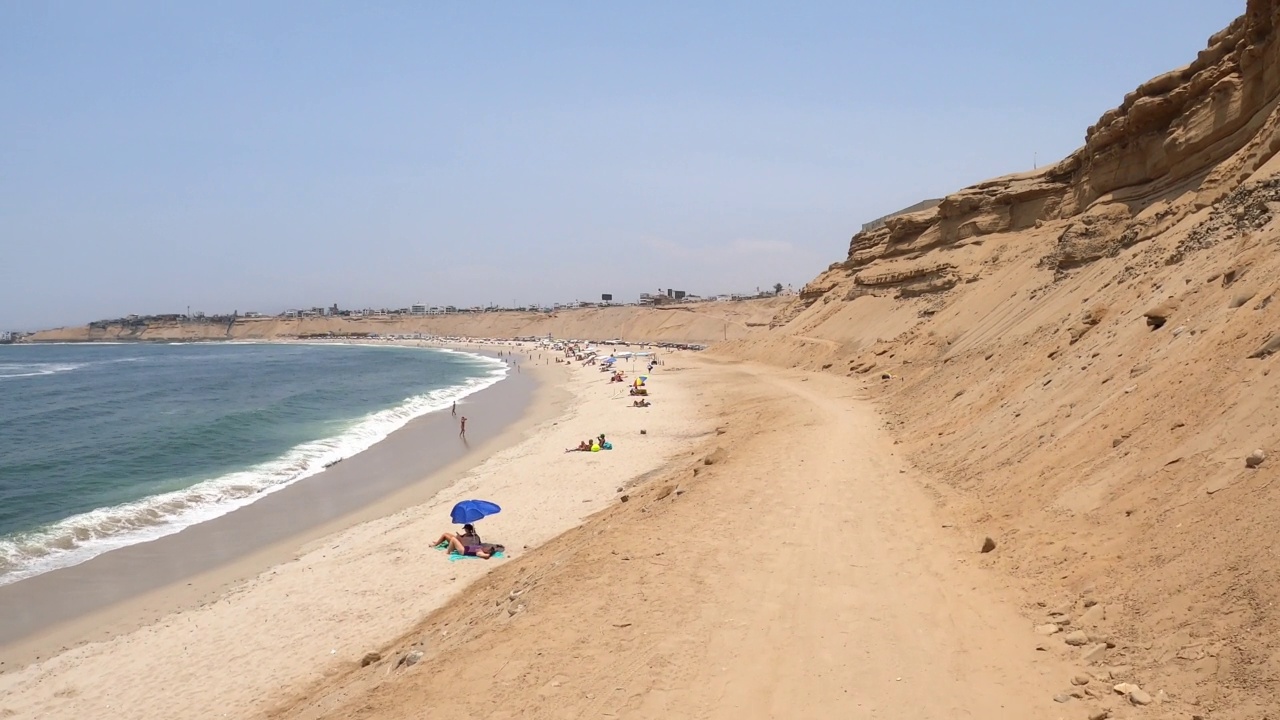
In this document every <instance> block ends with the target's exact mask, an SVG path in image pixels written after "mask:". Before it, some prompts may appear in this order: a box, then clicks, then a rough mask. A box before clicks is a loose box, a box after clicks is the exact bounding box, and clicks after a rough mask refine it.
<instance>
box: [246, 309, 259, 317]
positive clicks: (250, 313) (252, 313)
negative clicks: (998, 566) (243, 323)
mask: <svg viewBox="0 0 1280 720" xmlns="http://www.w3.org/2000/svg"><path fill="white" fill-rule="evenodd" d="M244 316H245V317H247V318H260V317H262V313H260V312H257V311H255V310H248V311H246V312H245V314H244Z"/></svg>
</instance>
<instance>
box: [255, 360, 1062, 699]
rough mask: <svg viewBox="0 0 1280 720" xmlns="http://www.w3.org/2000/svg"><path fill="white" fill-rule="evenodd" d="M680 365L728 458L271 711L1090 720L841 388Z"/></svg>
mask: <svg viewBox="0 0 1280 720" xmlns="http://www.w3.org/2000/svg"><path fill="white" fill-rule="evenodd" d="M687 372H690V373H698V374H699V375H700V376H702V377H700V378H699V381H700V382H701V383H703V384H704V386H705V388H706V390H705V391H704V392H705V397H704V400H705V401H706V402H708V403H715V402H719V403H723V404H724V406H725V413H726V421H725V422H726V427H725V433H724V435H722V436H720V437H717V438H715V439H714V440H712V443H713V444H720V445H723V446H724V447H725V448H726V449H727V450H728V454H727V457H726V458H725V459H724V460H723V462H716V463H715V464H713V465H710V466H707V465H704V464H702V463H701V462H699V460H700V459H701V458H702V456H703V454H702V453H700V454H698V455H697V456H696V457H690V458H689V460H688V461H678V462H676V463H675V464H674V467H672V469H671V471H670V472H671V480H666V479H662V480H659V481H657V482H655V483H653V484H652V486H651V487H650V489H649V490H648V491H645V492H644V493H636V495H635V496H633V499H632V501H631V502H630V503H627V504H619V505H618V506H617V507H615V508H614V509H613V510H611V511H609V512H607V513H605V514H603V515H602V516H600V517H598V518H596V519H595V520H593V521H592V522H591V523H589V524H588V525H586V526H584V527H582V528H579V529H578V530H575V531H573V532H571V533H569V534H567V535H565V536H562V537H561V538H559V539H557V540H556V541H554V542H553V543H551V544H549V545H547V546H545V547H544V548H543V549H541V550H540V551H538V552H536V553H532V554H530V555H529V556H527V558H526V559H525V562H524V563H523V565H521V564H519V563H513V564H511V565H509V566H506V567H504V568H501V569H499V570H498V571H497V572H494V573H493V574H492V575H491V576H490V577H489V578H487V579H486V581H485V582H481V583H479V584H477V586H476V587H475V589H474V591H473V592H472V593H470V594H469V597H468V598H467V599H464V600H463V601H461V602H458V603H455V604H453V605H451V606H449V607H446V608H443V609H442V610H441V611H440V612H439V613H437V614H435V615H433V616H432V617H431V618H428V620H427V621H426V622H425V623H424V625H423V626H422V627H421V628H419V629H418V630H417V631H416V632H415V633H413V634H411V635H409V636H407V637H406V639H405V647H402V648H395V649H389V650H390V651H391V652H394V653H396V654H398V653H400V652H402V651H403V650H405V649H407V648H408V643H410V642H417V643H420V645H419V647H422V648H424V649H425V650H426V652H427V656H426V658H425V659H424V661H423V662H422V663H420V665H419V666H417V667H415V668H412V669H410V670H407V671H406V670H395V669H391V668H390V667H389V666H388V667H387V668H379V667H377V666H375V667H373V668H367V669H353V670H352V671H351V672H350V673H348V674H347V675H344V676H341V677H338V678H334V679H332V680H331V681H328V682H327V683H326V684H324V685H322V686H320V687H318V688H315V689H313V690H311V691H309V692H308V693H306V694H305V695H304V696H302V697H299V698H298V699H297V701H296V702H295V703H294V704H293V705H292V706H290V707H288V708H287V709H285V710H283V711H282V712H280V713H279V714H278V715H276V717H313V718H318V717H345V718H356V717H360V718H364V717H380V718H381V717H388V718H389V717H397V718H399V717H450V716H453V717H477V718H479V717H484V718H517V717H520V718H524V717H529V718H585V717H618V718H650V717H685V718H725V719H726V720H729V719H738V718H792V717H833V718H834V717H841V718H845V717H849V718H856V717H875V718H912V719H913V720H919V719H921V718H958V717H975V718H979V717H1058V716H1063V717H1068V716H1071V715H1073V714H1074V715H1079V716H1080V717H1084V716H1085V715H1086V711H1085V709H1084V708H1083V707H1080V706H1078V702H1079V701H1076V700H1072V701H1071V703H1072V704H1073V705H1076V706H1075V707H1069V706H1064V705H1060V704H1057V703H1055V702H1054V701H1053V696H1054V695H1056V694H1058V693H1060V692H1063V691H1064V690H1065V689H1067V688H1069V687H1070V681H1069V678H1070V677H1071V673H1070V669H1069V668H1065V667H1063V666H1061V665H1060V664H1059V663H1058V662H1056V661H1055V660H1053V659H1052V658H1051V657H1050V656H1049V654H1047V653H1038V652H1036V651H1035V649H1034V648H1035V645H1036V638H1035V636H1034V635H1033V634H1032V632H1031V629H1030V623H1029V622H1028V621H1026V620H1025V619H1023V618H1022V617H1021V616H1020V615H1019V614H1018V613H1017V611H1016V609H1015V608H1014V607H1013V605H1012V604H1010V597H1009V596H1008V595H1007V594H1006V593H1005V591H1003V590H1002V589H1000V588H998V587H997V588H992V587H991V586H992V584H994V583H998V581H997V580H996V579H995V578H993V577H991V576H990V575H988V574H986V573H984V572H982V571H981V570H978V569H977V568H974V567H970V566H967V565H965V564H964V563H962V562H960V561H959V560H960V558H963V557H964V555H966V554H968V555H971V556H972V557H976V550H977V548H976V546H974V547H970V546H969V545H971V544H972V543H959V542H958V541H957V539H955V538H953V537H950V536H948V535H946V533H947V532H950V531H946V530H943V529H941V528H940V525H939V523H938V522H937V521H936V520H935V519H933V517H932V514H931V506H930V502H929V500H928V498H927V497H926V496H925V495H924V494H923V492H922V491H921V490H919V489H918V487H917V486H916V484H915V483H913V482H912V481H911V479H910V477H911V476H910V474H909V473H905V474H904V473H902V472H900V470H902V469H904V468H903V467H902V466H901V465H899V463H898V460H897V458H896V457H895V456H894V454H893V446H892V444H891V443H890V442H889V441H887V440H886V439H885V438H884V436H883V435H882V434H881V432H880V430H879V427H878V417H877V415H876V414H875V412H874V410H872V409H871V406H870V405H869V404H868V403H866V402H864V401H862V400H859V399H858V398H856V397H854V396H853V394H854V390H855V387H856V386H855V385H854V384H852V383H850V382H846V381H843V380H840V379H837V378H829V377H819V376H811V377H810V376H800V375H790V374H784V373H779V372H778V371H776V370H767V369H763V368H757V367H754V366H750V365H730V366H727V367H726V366H716V367H714V368H710V367H698V368H695V369H691V370H688V371H687ZM693 468H697V470H698V473H697V475H696V476H694V473H693ZM677 483H678V485H679V490H678V491H675V490H673V488H674V487H675V486H676V484H677ZM513 595H514V597H513ZM450 659H452V661H451V660H450ZM446 668H452V669H456V670H458V673H457V674H456V675H453V676H451V675H450V673H448V672H446V671H445V669H446Z"/></svg>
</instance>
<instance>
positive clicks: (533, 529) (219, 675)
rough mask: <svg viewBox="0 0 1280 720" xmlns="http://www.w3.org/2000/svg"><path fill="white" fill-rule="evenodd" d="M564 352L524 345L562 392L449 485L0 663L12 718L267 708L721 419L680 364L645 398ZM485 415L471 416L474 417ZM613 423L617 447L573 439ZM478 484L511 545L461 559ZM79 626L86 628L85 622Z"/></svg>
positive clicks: (601, 501) (494, 536)
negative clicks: (643, 405) (645, 402)
mask: <svg viewBox="0 0 1280 720" xmlns="http://www.w3.org/2000/svg"><path fill="white" fill-rule="evenodd" d="M491 349H492V348H491ZM535 357H536V355H535ZM551 357H553V354H552V353H549V352H544V353H543V360H542V361H539V360H536V359H533V360H526V361H525V362H524V363H523V364H522V370H523V372H522V374H523V373H527V372H531V371H532V372H537V373H538V375H539V377H540V378H541V379H542V380H543V382H544V384H545V385H546V386H547V387H548V388H552V389H556V392H560V393H563V394H564V395H563V398H564V400H563V402H551V403H550V405H549V406H547V407H544V408H541V410H545V411H546V412H543V413H542V414H541V415H540V416H538V413H537V412H535V413H534V415H535V418H534V419H533V420H532V421H530V422H527V423H525V425H524V426H523V427H521V426H520V424H519V423H518V424H517V426H516V427H514V428H513V429H512V430H511V431H510V432H509V433H508V434H507V436H506V437H504V438H500V439H495V441H494V442H493V445H494V448H493V449H495V452H493V453H492V455H490V456H489V457H488V458H487V459H486V460H485V461H484V462H482V463H481V464H479V465H478V466H475V467H474V468H473V469H471V470H469V471H467V472H465V473H464V474H462V475H461V477H460V478H459V479H458V480H457V482H456V483H455V484H454V485H452V486H451V487H449V488H448V489H446V490H445V491H444V492H441V493H440V494H439V495H438V496H437V497H434V498H431V499H429V500H426V502H424V503H423V504H419V505H413V506H409V505H408V504H407V503H405V500H406V499H407V498H412V496H413V493H414V492H417V493H419V494H422V493H423V492H424V491H423V490H422V488H420V487H419V488H417V489H416V490H410V491H405V492H403V493H399V494H395V495H392V496H390V497H388V498H386V499H384V500H382V501H379V502H377V503H375V504H374V505H373V506H371V507H369V508H366V509H365V510H364V511H362V512H363V514H366V515H369V514H375V513H377V512H379V511H388V510H390V509H392V508H395V509H396V510H397V511H395V512H390V513H389V514H385V515H384V516H382V517H377V518H376V519H371V520H369V521H367V522H364V523H361V524H359V525H355V526H353V527H349V528H347V529H345V530H341V531H338V532H336V533H333V534H329V535H326V536H324V537H322V538H319V539H317V540H314V541H312V542H310V543H308V544H307V545H306V546H305V547H303V548H302V549H301V550H297V545H296V542H295V543H294V544H293V545H292V546H290V541H288V540H283V541H281V542H280V543H277V544H276V546H274V547H272V548H268V549H266V550H263V551H261V552H258V553H255V554H254V555H252V556H250V557H248V558H244V559H242V560H241V561H238V563H232V564H231V566H229V567H224V568H220V569H217V570H214V571H211V572H209V573H204V574H201V575H197V576H195V577H193V578H191V579H190V580H189V582H191V586H190V587H191V588H192V589H190V590H188V589H186V588H187V586H185V585H184V586H182V587H181V588H166V589H164V590H161V591H157V592H153V593H149V594H147V595H144V596H141V597H139V598H134V599H130V600H125V601H124V602H123V603H121V604H120V605H121V607H117V608H113V610H112V612H113V613H114V618H115V622H116V624H117V625H118V626H119V627H117V628H116V629H117V631H118V632H117V633H116V634H114V636H113V637H110V638H109V639H106V640H104V641H100V642H91V643H88V644H84V645H80V646H78V647H73V648H71V649H70V650H67V651H65V652H61V653H60V654H58V655H56V656H55V657H53V658H48V659H43V660H41V661H39V662H36V663H34V664H31V665H28V666H26V667H23V668H22V669H19V670H16V671H10V672H7V673H5V674H3V675H0V717H6V718H8V717H19V718H28V717H29V718H62V717H113V718H156V717H175V718H177V717H180V718H206V717H207V718H220V717H250V716H253V715H254V714H256V713H257V712H260V711H263V710H265V709H268V708H271V707H275V706H276V705H278V704H279V703H280V702H282V701H283V700H285V699H287V698H288V697H289V696H290V694H291V693H292V692H294V691H295V690H296V688H298V687H301V686H305V685H307V684H309V683H313V682H315V681H317V680H320V679H322V678H324V677H326V676H329V675H332V674H334V673H336V672H339V671H341V670H342V669H345V668H346V667H348V666H349V665H350V664H352V663H353V662H356V661H358V660H359V659H360V658H361V657H363V656H364V654H365V653H366V652H369V651H371V650H377V649H378V648H380V647H383V646H384V645H386V644H387V643H390V642H392V641H394V640H396V639H397V638H399V637H400V635H401V634H402V633H403V632H404V630H405V629H406V628H408V627H411V626H412V625H413V624H414V623H416V622H418V621H420V620H421V619H422V618H423V617H424V616H425V615H426V614H428V613H429V612H430V611H432V610H433V609H435V608H438V607H439V606H441V605H442V604H443V603H444V602H446V601H447V600H448V599H450V598H451V597H454V596H456V595H457V594H458V593H459V592H460V591H461V590H462V589H464V588H465V587H466V586H467V585H468V583H470V582H471V581H472V580H474V579H475V578H477V577H479V576H482V575H483V574H484V573H486V572H487V571H489V570H492V569H494V568H496V567H501V566H502V565H503V564H507V563H511V562H516V561H518V559H519V558H520V557H521V556H522V555H523V554H524V553H525V552H526V548H533V547H536V546H537V545H539V544H540V543H543V542H545V541H547V540H548V539H550V538H552V537H554V536H556V535H557V534H559V533H561V532H563V531H565V530H567V529H569V528H571V527H573V526H575V525H576V524H578V523H580V522H581V521H582V520H583V518H585V517H586V516H588V515H589V514H591V513H593V512H595V511H597V510H599V509H600V508H602V507H604V506H606V504H608V503H609V502H610V501H611V500H612V499H613V498H615V497H616V496H617V490H618V488H619V487H621V486H623V485H626V484H628V483H629V482H631V481H634V480H635V479H637V478H640V477H642V476H644V475H645V474H646V473H651V472H654V471H656V470H659V469H660V468H661V467H662V466H663V464H664V462H665V461H666V460H667V459H668V458H669V457H671V456H673V455H674V454H677V453H680V452H685V451H687V447H688V446H689V444H690V442H691V441H692V440H693V439H694V438H697V437H700V436H703V435H705V434H707V433H710V432H712V431H713V429H714V428H713V427H712V426H711V425H710V424H709V423H710V420H709V419H708V416H706V415H705V414H704V413H702V412H699V410H700V408H699V403H698V402H697V400H696V399H695V398H696V393H695V392H694V391H693V390H692V388H691V387H689V384H688V383H687V382H686V381H685V380H684V376H682V375H681V374H680V373H679V372H672V373H671V374H670V375H669V376H668V375H665V374H662V373H663V372H664V371H662V370H660V371H659V374H660V376H661V380H660V381H659V382H658V383H657V385H658V386H659V387H661V390H660V394H658V395H657V396H656V397H655V398H654V407H653V408H650V409H636V408H631V407H630V404H631V403H630V398H628V397H627V396H626V394H625V392H626V391H625V388H623V387H622V386H620V385H618V384H612V385H611V384H609V383H607V382H606V381H605V376H604V374H603V373H600V372H598V370H597V368H595V367H588V368H582V367H578V366H573V367H569V366H565V365H559V364H554V363H551V364H543V365H541V366H540V367H539V366H537V363H538V362H544V361H545V360H546V359H549V358H551ZM628 365H630V363H628ZM636 365H639V363H636ZM677 367H678V366H677ZM628 369H631V368H628ZM637 369H638V368H637ZM672 369H675V368H674V367H673V368H672ZM655 379H656V378H655ZM542 397H546V396H545V395H543V396H542ZM480 421H482V419H481V418H472V425H471V427H472V428H474V427H475V423H477V422H480ZM642 429H643V430H645V431H646V433H645V434H643V435H642V434H641V432H640V431H641V430H642ZM601 432H603V433H606V434H607V435H608V436H609V437H610V439H611V441H612V442H613V443H614V446H615V449H614V450H611V451H606V452H600V453H565V452H564V449H565V448H566V447H570V446H573V445H576V444H577V442H578V441H580V440H582V439H585V438H587V437H590V436H594V435H596V434H599V433H601ZM512 433H519V436H518V437H512ZM517 439H518V442H511V441H515V440H517ZM503 444H505V447H499V446H501V445H503ZM343 464H344V465H345V464H346V463H343ZM339 467H341V465H340V466H339ZM449 472H450V469H446V470H444V471H442V473H438V475H439V474H443V475H445V476H448V475H449ZM471 497H480V498H485V499H489V500H493V501H495V502H498V503H499V504H500V505H502V506H503V508H504V510H503V512H502V513H501V514H499V515H497V516H494V517H492V518H487V519H485V520H484V521H483V523H482V524H481V525H480V530H481V532H482V534H483V535H484V537H485V539H486V540H488V541H491V542H501V543H503V544H505V545H506V546H507V550H508V556H509V557H508V559H504V560H496V561H481V560H466V561H458V562H450V561H449V559H448V557H447V556H446V555H445V554H444V553H443V552H440V551H437V550H434V549H432V548H431V547H429V544H430V542H431V541H432V540H434V539H435V538H436V536H438V535H439V533H440V532H441V531H443V530H448V529H451V526H450V524H449V522H448V510H449V508H450V507H451V506H452V505H453V504H454V503H455V502H456V501H458V500H461V499H466V498H471ZM416 499H418V500H421V499H422V498H416ZM399 503H405V504H399ZM397 504H398V506H397ZM228 517H230V516H228ZM295 552H296V557H295V558H294V559H286V558H281V559H285V561H284V562H281V563H279V564H277V565H275V566H273V567H270V569H267V570H265V571H263V572H261V573H260V574H258V575H256V576H254V577H252V578H251V579H249V580H247V581H242V582H237V581H236V580H235V579H234V578H236V577H237V574H239V575H241V576H243V574H244V569H245V567H255V566H259V567H260V566H262V563H263V560H264V558H280V556H281V555H287V554H293V553H295ZM104 557H106V556H104ZM246 563H247V565H246ZM19 585H20V584H19ZM166 592H167V593H169V594H167V595H166ZM193 602H198V604H194V605H193V604H192V603H193ZM146 611H150V612H153V613H156V615H155V616H154V618H153V619H152V620H151V621H150V622H147V623H146V624H145V625H142V626H140V627H136V628H135V629H132V630H129V631H123V624H127V623H128V622H130V621H133V622H137V621H138V620H139V618H143V617H145V612H146ZM90 620H92V618H90ZM72 626H73V629H74V630H76V631H80V632H83V631H86V630H88V628H87V627H85V626H84V622H83V621H81V622H80V623H79V624H76V623H73V624H72ZM72 635H74V633H72V634H70V635H64V636H61V637H59V636H57V635H56V633H53V634H37V635H36V636H35V637H34V638H29V639H28V640H27V641H25V642H27V643H28V645H29V649H30V648H34V647H39V646H40V644H41V643H43V644H44V648H45V650H46V651H47V650H48V649H51V648H56V647H58V646H59V644H60V643H63V642H70V640H69V639H68V638H69V637H71V636H72ZM46 657H47V656H46ZM15 662H16V661H15Z"/></svg>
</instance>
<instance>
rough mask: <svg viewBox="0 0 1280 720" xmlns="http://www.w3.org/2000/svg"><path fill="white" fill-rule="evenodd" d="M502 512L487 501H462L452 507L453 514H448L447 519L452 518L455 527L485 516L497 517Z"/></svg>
mask: <svg viewBox="0 0 1280 720" xmlns="http://www.w3.org/2000/svg"><path fill="white" fill-rule="evenodd" d="M500 512H502V508H500V507H498V506H497V505H496V504H494V503H491V502H489V501H488V500H463V501H462V502H460V503H458V504H457V505H454V506H453V512H451V513H449V517H451V518H453V522H454V524H455V525H462V524H465V523H473V522H475V521H477V520H479V519H480V518H482V517H485V516H486V515H497V514H498V513H500Z"/></svg>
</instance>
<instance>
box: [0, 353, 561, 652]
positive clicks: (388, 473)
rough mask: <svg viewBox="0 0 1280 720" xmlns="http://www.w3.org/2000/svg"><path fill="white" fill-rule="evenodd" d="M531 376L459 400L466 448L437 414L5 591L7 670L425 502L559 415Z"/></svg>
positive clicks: (1, 647) (205, 596)
mask: <svg viewBox="0 0 1280 720" xmlns="http://www.w3.org/2000/svg"><path fill="white" fill-rule="evenodd" d="M486 354H489V353H486ZM526 370H527V371H526V372H524V373H520V374H517V373H515V372H511V373H510V374H509V375H508V376H507V378H506V379H504V380H502V381H501V382H498V383H496V384H494V385H493V386H491V387H488V388H485V389H484V390H482V391H480V392H477V393H475V394H473V395H470V396H468V397H467V398H465V399H464V400H463V401H462V402H461V403H459V405H458V414H459V416H462V415H466V416H467V417H468V424H467V438H466V440H465V441H464V440H462V439H461V438H459V436H458V419H457V418H455V417H453V416H452V415H451V413H450V412H449V411H448V410H443V411H437V412H433V413H429V414H427V415H424V416H422V417H419V418H415V419H414V420H412V421H410V422H409V423H408V424H406V425H405V427H403V428H401V429H400V430H397V431H396V432H394V433H392V434H391V435H389V436H388V437H387V438H386V439H385V440H383V441H382V442H380V443H378V444H376V445H374V446H373V447H371V448H369V449H368V450H366V451H364V452H362V453H359V454H357V455H354V456H352V457H350V458H347V459H345V460H343V461H342V462H340V463H338V464H336V465H334V466H332V467H330V468H329V469H328V470H326V471H324V472H322V473H320V474H318V475H315V476H313V477H310V478H307V479H305V480H303V481H301V482H298V483H296V484H294V485H291V486H289V487H287V488H284V489H283V490H280V491H278V492H275V493H272V494H270V495H267V496H265V497H263V498H262V499H260V500H258V501H257V502H255V503H253V504H251V505H248V506H245V507H243V508H239V509H237V510H235V511H233V512H231V513H228V514H226V515H223V516H221V517H218V518H215V519H213V520H210V521H207V522H204V523H199V524H197V525H193V526H191V527H189V528H186V529H184V530H182V531H181V532H179V533H176V534H174V535H169V536H166V537H163V538H160V539H158V540H154V541H152V542H146V543H140V544H138V545H132V546H129V547H125V548H121V549H119V550H115V551H112V552H108V553H105V554H103V555H99V556H98V557H96V558H93V559H92V560H89V561H87V562H85V563H81V564H80V565H75V566H72V567H68V568H62V569H59V570H55V571H52V572H49V573H45V574H42V575H38V576H36V577H33V578H28V579H26V580H22V581H19V582H16V583H13V584H11V585H5V586H0V673H3V672H6V671H12V670H15V669H17V668H19V667H21V666H22V665H24V664H26V663H28V662H31V661H34V660H37V659H40V658H42V657H48V656H49V655H50V654H52V653H53V652H56V651H59V650H62V649H66V648H67V647H71V646H74V645H76V644H78V643H80V642H85V641H90V640H93V641H97V640H103V639H107V638H110V637H112V636H114V635H116V634H119V633H121V632H127V631H129V630H131V629H133V628H136V627H138V626H140V625H142V624H145V623H147V622H151V621H153V620H154V619H156V617H158V616H160V615H163V614H166V613H169V612H173V611H175V610H180V609H182V608H184V607H189V606H192V605H196V604H200V603H203V602H207V601H209V600H211V599H213V598H216V597H217V596H219V595H221V594H222V593H224V592H225V591H226V590H227V589H228V588H229V587H231V586H232V585H234V584H236V583H237V582H239V581H241V580H244V579H247V578H249V577H252V576H254V575H256V574H258V573H260V572H262V571H263V570H265V569H267V568H269V567H271V566H272V565H275V564H276V563H279V562H282V561H285V560H288V559H291V558H292V557H294V556H296V554H297V553H298V551H299V548H300V547H301V546H302V545H304V544H305V543H307V542H310V541H312V540H314V539H316V538H319V537H323V536H325V535H328V534H331V533H333V532H335V531H338V530H341V529H344V528H346V527H350V526H352V525H355V524H357V523H360V522H364V521H366V520H369V519H371V518H374V517H380V516H382V515H385V514H387V513H388V512H392V511H395V510H398V509H400V508H403V507H407V506H411V505H415V504H418V503H421V502H423V501H425V500H427V499H429V498H430V497H432V496H433V495H435V494H436V493H438V492H439V491H440V490H442V489H444V488H446V487H448V486H449V485H450V484H451V483H453V482H454V481H455V480H456V479H457V478H458V477H459V476H461V474H462V473H463V472H465V471H466V470H467V469H468V468H470V467H472V466H474V465H476V464H478V463H479V462H481V461H483V460H484V459H485V458H486V457H487V456H488V455H490V454H492V453H493V452H494V451H495V450H497V449H499V448H501V447H505V446H508V445H510V444H512V443H514V442H516V441H518V439H519V436H520V435H521V434H522V431H523V428H526V427H528V426H530V425H531V424H532V423H534V422H536V421H537V420H538V419H539V418H540V417H542V416H543V415H546V414H547V413H551V412H554V411H555V409H556V408H557V407H558V406H559V404H560V403H558V402H557V401H556V394H557V393H556V388H554V387H542V388H539V386H538V381H537V378H538V373H537V372H536V371H534V372H529V371H528V370H533V369H532V368H526ZM535 396H537V398H538V399H537V402H534V398H535Z"/></svg>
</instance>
